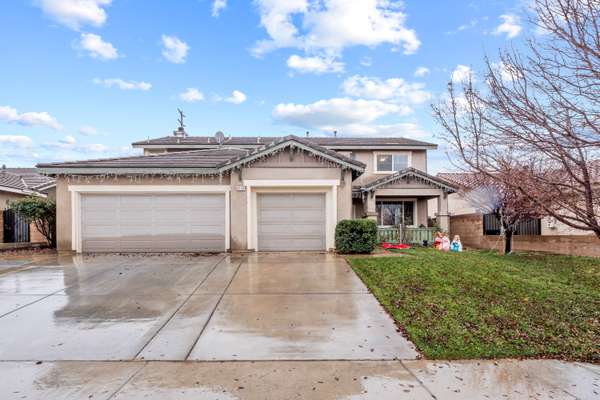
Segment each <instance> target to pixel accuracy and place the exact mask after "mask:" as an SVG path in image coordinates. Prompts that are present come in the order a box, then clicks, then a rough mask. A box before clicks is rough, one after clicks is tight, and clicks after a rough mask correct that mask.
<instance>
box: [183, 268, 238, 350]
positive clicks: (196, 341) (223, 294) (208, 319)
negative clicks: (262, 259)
mask: <svg viewBox="0 0 600 400" xmlns="http://www.w3.org/2000/svg"><path fill="white" fill-rule="evenodd" d="M244 261H245V258H242V259H240V261H239V263H238V266H237V267H236V269H235V272H234V273H233V275H232V276H231V279H229V282H228V283H227V286H225V289H223V293H221V295H220V296H219V299H218V300H217V302H216V304H215V306H214V307H213V309H212V310H211V312H210V314H209V315H208V318H207V319H206V322H205V323H204V326H203V327H202V329H201V330H200V333H199V334H198V337H197V338H196V339H195V340H194V342H193V344H192V346H191V347H190V350H189V351H188V352H187V354H186V355H185V357H184V360H187V359H188V358H189V357H190V354H192V351H194V348H195V347H196V345H197V344H198V341H199V340H200V337H201V336H202V334H203V333H204V331H205V330H206V327H207V326H208V324H209V323H210V320H211V319H212V317H213V315H214V314H215V312H216V310H217V308H218V307H219V304H221V300H223V297H225V293H226V292H227V289H229V286H231V282H233V280H234V279H235V277H236V275H237V273H238V271H239V270H240V267H241V266H242V264H243V263H244Z"/></svg>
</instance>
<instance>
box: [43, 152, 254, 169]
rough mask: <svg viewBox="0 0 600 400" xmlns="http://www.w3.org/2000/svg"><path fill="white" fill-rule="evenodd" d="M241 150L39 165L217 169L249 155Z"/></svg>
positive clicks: (44, 166) (162, 154) (46, 166)
mask: <svg viewBox="0 0 600 400" xmlns="http://www.w3.org/2000/svg"><path fill="white" fill-rule="evenodd" d="M248 153H249V151H248V150H243V149H239V148H218V149H208V150H190V151H177V152H172V153H160V154H149V155H140V156H130V157H117V158H101V159H95V160H79V161H67V162H62V163H47V164H38V167H39V168H57V167H72V168H92V167H94V168H127V167H129V168H161V167H164V168H168V167H177V168H216V167H218V166H219V165H221V164H222V163H224V162H227V161H229V160H231V159H233V158H235V157H238V156H241V155H246V154H248Z"/></svg>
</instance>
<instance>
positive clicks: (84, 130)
mask: <svg viewBox="0 0 600 400" xmlns="http://www.w3.org/2000/svg"><path fill="white" fill-rule="evenodd" d="M79 134H81V135H83V136H96V135H98V129H96V128H95V127H93V126H90V125H83V126H82V127H80V128H79Z"/></svg>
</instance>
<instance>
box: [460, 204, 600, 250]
mask: <svg viewBox="0 0 600 400" xmlns="http://www.w3.org/2000/svg"><path fill="white" fill-rule="evenodd" d="M450 232H451V235H452V236H454V235H460V238H461V241H462V243H463V246H465V247H473V248H477V249H494V250H501V249H502V248H503V241H502V237H501V236H497V235H487V236H486V235H484V234H483V217H482V215H481V214H466V215H455V216H452V217H450ZM513 238H514V240H513V248H514V250H516V251H541V252H547V253H557V254H567V255H576V256H590V257H600V239H598V238H597V237H596V236H594V235H585V236H582V235H574V236H567V235H553V236H520V235H517V236H514V237H513Z"/></svg>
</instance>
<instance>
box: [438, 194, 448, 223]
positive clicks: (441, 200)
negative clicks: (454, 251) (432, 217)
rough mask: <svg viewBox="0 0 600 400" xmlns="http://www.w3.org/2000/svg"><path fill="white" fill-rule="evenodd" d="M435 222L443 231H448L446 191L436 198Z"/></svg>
mask: <svg viewBox="0 0 600 400" xmlns="http://www.w3.org/2000/svg"><path fill="white" fill-rule="evenodd" d="M437 202H438V208H437V214H436V218H437V224H438V226H439V227H440V229H441V230H442V231H443V232H450V216H449V215H448V193H442V194H441V195H440V196H438V198H437Z"/></svg>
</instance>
